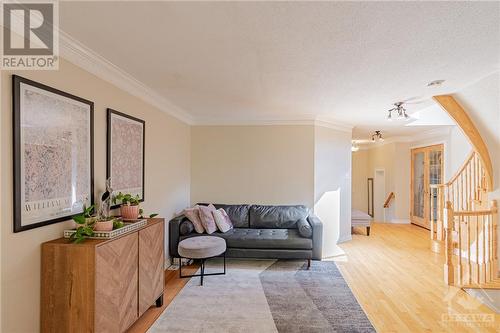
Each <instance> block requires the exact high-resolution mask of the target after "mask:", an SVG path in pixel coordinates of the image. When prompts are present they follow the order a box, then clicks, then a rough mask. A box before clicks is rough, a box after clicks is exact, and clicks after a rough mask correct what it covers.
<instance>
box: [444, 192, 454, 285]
mask: <svg viewBox="0 0 500 333" xmlns="http://www.w3.org/2000/svg"><path fill="white" fill-rule="evenodd" d="M443 220H444V222H445V225H444V230H445V264H444V283H446V284H447V285H449V286H451V285H453V284H454V278H455V276H454V268H453V229H454V223H453V206H452V205H451V202H450V201H447V202H446V209H445V210H444V216H443Z"/></svg>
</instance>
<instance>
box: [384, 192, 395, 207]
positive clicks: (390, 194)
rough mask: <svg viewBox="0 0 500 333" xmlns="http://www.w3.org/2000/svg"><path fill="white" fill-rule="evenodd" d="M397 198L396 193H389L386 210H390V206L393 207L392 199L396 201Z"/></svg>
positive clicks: (385, 204)
mask: <svg viewBox="0 0 500 333" xmlns="http://www.w3.org/2000/svg"><path fill="white" fill-rule="evenodd" d="M395 197H396V195H395V194H394V192H391V193H389V195H388V196H387V199H385V202H384V208H389V206H390V205H391V201H392V199H394V198H395Z"/></svg>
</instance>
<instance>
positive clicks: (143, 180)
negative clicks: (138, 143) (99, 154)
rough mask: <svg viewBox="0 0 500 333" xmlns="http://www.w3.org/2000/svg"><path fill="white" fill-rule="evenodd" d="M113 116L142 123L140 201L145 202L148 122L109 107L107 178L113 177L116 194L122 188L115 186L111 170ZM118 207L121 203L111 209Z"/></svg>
mask: <svg viewBox="0 0 500 333" xmlns="http://www.w3.org/2000/svg"><path fill="white" fill-rule="evenodd" d="M113 116H117V117H123V118H126V119H128V120H131V121H134V122H137V123H139V124H141V125H142V175H141V179H142V189H141V193H142V194H141V198H140V200H139V201H140V202H144V200H145V168H146V163H145V162H146V157H145V155H146V122H145V121H144V120H142V119H139V118H136V117H134V116H131V115H128V114H126V113H123V112H120V111H117V110H114V109H111V108H107V135H106V141H107V144H106V145H107V149H106V179H108V178H110V177H111V188H112V189H113V193H115V194H117V193H118V192H119V191H120V189H119V188H115V187H114V186H113V175H112V170H111V166H112V158H113V157H112V155H113V151H112V128H111V125H112V124H111V122H112V117H113ZM118 207H120V204H116V205H112V206H111V209H115V208H118Z"/></svg>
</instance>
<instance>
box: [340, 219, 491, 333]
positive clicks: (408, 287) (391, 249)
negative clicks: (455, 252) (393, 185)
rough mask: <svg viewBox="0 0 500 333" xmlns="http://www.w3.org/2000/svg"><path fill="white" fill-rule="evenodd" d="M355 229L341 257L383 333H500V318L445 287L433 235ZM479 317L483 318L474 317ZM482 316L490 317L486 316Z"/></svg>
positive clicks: (403, 228)
mask: <svg viewBox="0 0 500 333" xmlns="http://www.w3.org/2000/svg"><path fill="white" fill-rule="evenodd" d="M371 229H372V230H371V233H370V237H366V236H364V229H359V230H358V229H356V228H355V234H354V235H353V240H352V241H350V242H346V243H343V244H340V248H341V249H342V250H344V251H345V256H343V257H339V258H336V259H335V260H336V261H337V264H338V266H339V268H340V271H341V273H342V275H343V276H344V278H345V280H346V281H347V283H348V284H349V286H350V287H351V289H352V291H353V293H354V295H355V296H356V298H357V299H358V302H359V303H360V304H361V306H362V307H363V309H364V310H365V312H366V313H367V315H368V317H369V318H370V320H371V322H372V323H373V325H374V326H375V328H376V329H377V331H378V332H500V316H499V315H498V314H496V313H495V312H493V311H492V310H490V309H489V308H488V307H486V306H484V305H482V304H481V303H479V302H478V301H477V300H476V299H475V298H473V297H471V296H469V295H468V294H466V293H465V292H464V291H462V290H461V289H459V288H456V287H448V286H447V285H445V284H444V282H443V263H444V260H443V257H442V255H440V254H436V253H434V252H432V251H430V250H429V246H430V240H429V231H427V230H425V229H423V228H420V227H417V226H414V225H397V224H382V223H373V224H372V228H371ZM471 315H478V316H471ZM481 315H486V316H484V317H481Z"/></svg>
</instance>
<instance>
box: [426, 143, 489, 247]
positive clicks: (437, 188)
mask: <svg viewBox="0 0 500 333" xmlns="http://www.w3.org/2000/svg"><path fill="white" fill-rule="evenodd" d="M489 190H490V189H489V188H488V182H487V181H486V172H485V169H484V167H483V163H482V161H481V159H480V158H479V155H478V154H477V153H476V152H475V151H472V152H471V153H470V154H469V156H468V157H467V159H466V160H465V162H464V164H463V165H462V166H461V167H460V169H459V170H458V171H457V172H456V173H455V175H453V177H451V179H450V181H448V182H447V183H446V184H433V185H430V195H431V210H430V211H431V216H430V222H431V223H430V226H431V240H433V241H434V240H435V241H444V239H445V234H444V221H445V219H444V216H443V215H444V209H445V206H444V204H445V202H448V201H449V202H451V204H452V206H453V207H454V209H456V210H458V211H474V210H480V209H485V208H487V204H488V203H487V201H486V200H485V198H486V197H487V193H488V192H489ZM436 248H437V247H433V249H436Z"/></svg>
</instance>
